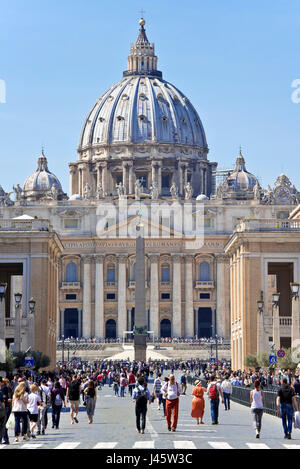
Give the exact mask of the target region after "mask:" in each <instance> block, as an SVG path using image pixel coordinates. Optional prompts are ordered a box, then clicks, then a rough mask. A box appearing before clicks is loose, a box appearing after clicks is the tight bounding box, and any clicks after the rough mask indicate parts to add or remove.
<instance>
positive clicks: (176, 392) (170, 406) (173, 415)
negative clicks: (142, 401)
mask: <svg viewBox="0 0 300 469" xmlns="http://www.w3.org/2000/svg"><path fill="white" fill-rule="evenodd" d="M162 391H163V393H164V396H165V398H166V420H167V424H168V430H169V432H170V431H171V430H172V432H176V429H177V422H178V412H179V396H180V394H181V393H182V388H181V386H180V384H178V383H177V382H175V376H174V375H173V374H171V375H170V377H169V382H168V383H166V384H165V385H164V386H163V388H162ZM171 420H173V421H172V422H171Z"/></svg>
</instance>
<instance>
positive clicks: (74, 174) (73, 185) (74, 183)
mask: <svg viewBox="0 0 300 469" xmlns="http://www.w3.org/2000/svg"><path fill="white" fill-rule="evenodd" d="M69 168H70V192H71V195H74V194H78V192H79V191H78V171H77V167H76V166H75V165H70V166H69Z"/></svg>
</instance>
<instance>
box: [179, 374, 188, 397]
mask: <svg viewBox="0 0 300 469" xmlns="http://www.w3.org/2000/svg"><path fill="white" fill-rule="evenodd" d="M180 384H181V387H182V395H183V396H185V395H186V388H187V384H186V374H185V373H183V374H182V376H181V378H180Z"/></svg>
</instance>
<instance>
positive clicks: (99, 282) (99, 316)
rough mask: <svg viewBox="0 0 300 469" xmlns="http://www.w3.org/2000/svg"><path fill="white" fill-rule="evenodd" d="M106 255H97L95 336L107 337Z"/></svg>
mask: <svg viewBox="0 0 300 469" xmlns="http://www.w3.org/2000/svg"><path fill="white" fill-rule="evenodd" d="M104 258H105V256H104V255H102V254H97V255H96V256H95V262H96V268H95V336H96V337H99V338H104V337H105V332H104V273H103V272H104V270H103V264H104Z"/></svg>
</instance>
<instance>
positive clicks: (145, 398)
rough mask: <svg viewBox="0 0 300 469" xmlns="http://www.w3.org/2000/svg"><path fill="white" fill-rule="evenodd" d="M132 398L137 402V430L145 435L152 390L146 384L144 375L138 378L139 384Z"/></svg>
mask: <svg viewBox="0 0 300 469" xmlns="http://www.w3.org/2000/svg"><path fill="white" fill-rule="evenodd" d="M132 399H133V402H135V415H136V431H137V432H138V433H141V434H142V435H143V434H144V433H145V428H146V415H147V404H148V402H149V403H150V401H151V396H150V392H149V389H147V387H146V386H145V380H144V378H143V377H141V378H139V379H138V386H137V387H136V388H135V389H134V390H133V394H132ZM141 418H142V427H141Z"/></svg>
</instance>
